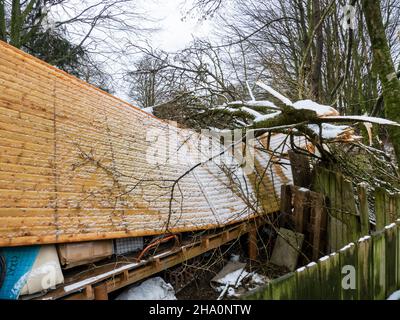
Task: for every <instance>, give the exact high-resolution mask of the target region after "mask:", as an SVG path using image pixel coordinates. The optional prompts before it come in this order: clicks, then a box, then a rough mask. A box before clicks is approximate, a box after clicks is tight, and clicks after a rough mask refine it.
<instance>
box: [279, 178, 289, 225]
mask: <svg viewBox="0 0 400 320" xmlns="http://www.w3.org/2000/svg"><path fill="white" fill-rule="evenodd" d="M291 215H292V186H290V185H287V184H283V185H282V186H281V215H280V216H279V226H280V227H283V228H285V227H287V226H286V224H288V223H289V221H290V219H289V218H290V216H291Z"/></svg>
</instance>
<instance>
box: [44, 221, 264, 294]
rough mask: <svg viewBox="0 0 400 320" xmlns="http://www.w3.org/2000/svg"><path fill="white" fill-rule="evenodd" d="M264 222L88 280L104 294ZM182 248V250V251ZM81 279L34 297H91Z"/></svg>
mask: <svg viewBox="0 0 400 320" xmlns="http://www.w3.org/2000/svg"><path fill="white" fill-rule="evenodd" d="M263 224H264V222H263V221H262V220H261V219H252V220H250V221H247V222H245V223H241V224H237V225H235V226H233V227H230V228H229V229H228V230H224V231H221V232H218V233H216V234H214V235H212V236H210V235H207V236H206V237H207V243H208V246H207V247H206V246H204V243H205V241H204V239H199V240H198V241H195V242H192V243H188V244H186V245H184V246H182V247H179V248H176V249H173V250H170V251H168V252H163V253H160V254H158V255H156V256H154V257H152V258H151V259H149V260H147V261H145V262H142V263H137V264H134V265H135V266H134V267H132V268H130V269H126V270H121V271H119V272H118V271H117V272H116V273H113V270H114V269H110V270H109V271H108V272H107V271H106V270H105V271H104V274H106V276H104V277H101V275H98V276H97V277H94V280H93V283H90V286H91V285H94V284H97V285H98V284H104V285H105V286H106V287H107V293H110V292H113V291H115V290H118V289H121V288H123V287H125V286H128V285H130V284H133V283H135V282H137V281H140V280H142V279H145V278H147V277H149V276H151V275H153V274H156V273H158V272H160V271H162V270H166V269H169V268H171V267H173V266H175V265H177V264H180V263H182V262H184V261H187V260H190V259H192V258H194V257H196V256H199V255H201V254H203V253H205V252H207V251H209V250H212V249H216V248H218V247H220V246H221V245H223V244H225V243H228V242H230V241H233V240H235V239H237V238H239V237H240V236H242V235H244V234H246V233H248V232H249V231H251V230H254V229H256V228H257V227H259V226H261V225H263ZM183 251H184V252H185V254H182V253H183ZM117 269H118V268H117ZM81 281H82V283H83V285H82V287H81V286H79V281H76V282H75V283H74V284H71V283H68V284H67V285H64V286H61V287H60V288H58V289H56V290H53V291H50V292H49V293H48V294H46V295H45V296H43V297H39V298H37V299H38V300H47V299H53V300H54V299H65V298H67V299H69V300H87V299H94V294H93V295H92V296H90V295H87V294H85V290H83V291H81V290H82V288H84V287H85V285H87V279H85V278H82V279H81ZM71 285H74V289H73V290H71V291H68V292H66V291H65V290H64V288H65V287H67V286H71Z"/></svg>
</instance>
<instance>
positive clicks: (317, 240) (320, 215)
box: [310, 192, 327, 261]
mask: <svg viewBox="0 0 400 320" xmlns="http://www.w3.org/2000/svg"><path fill="white" fill-rule="evenodd" d="M310 202H311V216H312V217H313V218H314V223H313V229H314V230H313V243H312V250H313V254H312V258H313V260H314V261H316V260H317V259H318V258H319V257H321V256H322V255H323V254H324V253H325V248H326V244H325V234H326V231H327V214H326V210H325V198H324V196H323V195H322V194H320V193H314V192H313V193H312V194H311V195H310Z"/></svg>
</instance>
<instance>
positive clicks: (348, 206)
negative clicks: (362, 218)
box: [342, 179, 361, 243]
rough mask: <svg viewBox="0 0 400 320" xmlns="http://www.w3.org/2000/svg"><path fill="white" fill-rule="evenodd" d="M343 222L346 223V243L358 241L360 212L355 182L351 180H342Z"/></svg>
mask: <svg viewBox="0 0 400 320" xmlns="http://www.w3.org/2000/svg"><path fill="white" fill-rule="evenodd" d="M342 201H343V206H342V208H343V211H342V217H343V222H344V223H345V224H346V237H345V239H346V243H349V242H352V241H356V240H357V239H358V238H359V237H360V235H361V227H360V223H359V214H358V211H357V206H356V202H355V199H354V190H353V184H352V182H351V181H349V180H346V179H343V180H342Z"/></svg>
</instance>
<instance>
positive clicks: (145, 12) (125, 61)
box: [52, 0, 213, 100]
mask: <svg viewBox="0 0 400 320" xmlns="http://www.w3.org/2000/svg"><path fill="white" fill-rule="evenodd" d="M100 1H101V0H69V1H68V2H67V3H66V2H64V3H63V6H59V7H56V8H53V9H52V16H53V20H55V21H63V20H68V19H70V18H71V17H72V16H76V14H77V12H80V11H82V8H87V7H89V6H91V5H93V4H98V3H99V2H100ZM192 1H193V0H136V1H132V2H131V3H128V4H124V6H125V7H124V10H127V11H130V12H134V13H135V14H136V13H137V14H138V17H128V18H126V19H125V21H128V22H129V23H130V24H132V25H134V26H135V25H139V26H141V27H146V28H151V29H155V30H156V31H153V32H151V33H146V36H145V39H144V38H143V36H142V37H141V39H140V38H139V37H138V36H137V35H136V34H134V33H131V32H119V31H118V30H115V29H112V28H107V27H105V28H104V29H103V30H100V29H99V28H98V29H97V30H95V31H94V32H93V33H92V37H93V38H96V42H95V45H89V46H88V48H89V49H90V50H91V51H92V52H93V53H94V56H95V58H96V60H98V61H100V62H101V63H102V64H103V67H104V69H105V71H107V72H108V73H110V74H111V75H112V76H113V78H114V83H113V85H114V90H115V95H117V96H118V97H120V98H122V99H124V100H129V97H128V95H127V93H128V87H127V83H126V82H125V81H123V79H122V77H123V75H124V72H125V71H126V70H127V69H128V68H129V66H130V65H131V64H132V61H133V60H134V59H135V58H137V57H138V56H137V55H131V53H132V52H133V50H131V49H128V50H126V48H127V47H128V43H129V42H131V43H137V44H138V43H141V41H143V40H146V41H148V42H149V43H150V44H151V45H152V47H153V48H158V49H162V50H165V51H169V52H174V51H178V50H180V49H183V48H184V47H185V46H186V45H187V44H188V43H189V42H190V41H191V40H192V39H193V38H194V37H201V38H203V37H208V35H210V34H211V33H212V30H213V23H212V21H209V20H207V21H199V20H198V19H197V18H196V17H193V15H192V17H191V16H187V15H186V12H187V10H188V9H189V8H190V7H191V3H192ZM99 9H100V7H99ZM141 17H146V18H147V19H148V20H147V21H146V20H145V19H143V18H141ZM184 17H186V19H183V18H184ZM85 27H86V28H89V26H87V25H86V26H82V25H75V26H69V29H68V30H69V33H70V36H71V37H72V40H73V41H74V42H75V43H79V42H80V41H81V39H82V34H85V32H86V31H82V30H83V29H82V28H85ZM85 44H86V45H88V44H90V41H87V42H85ZM123 50H126V51H125V53H123V54H120V55H117V54H115V53H113V52H115V51H121V52H122V51H123Z"/></svg>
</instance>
